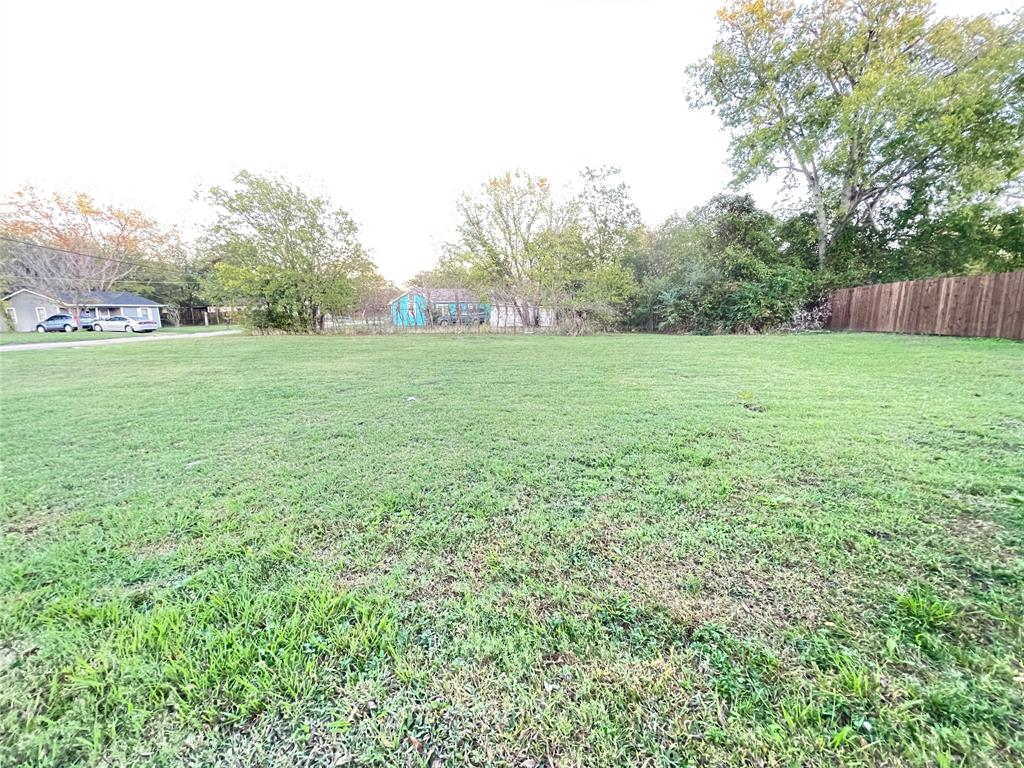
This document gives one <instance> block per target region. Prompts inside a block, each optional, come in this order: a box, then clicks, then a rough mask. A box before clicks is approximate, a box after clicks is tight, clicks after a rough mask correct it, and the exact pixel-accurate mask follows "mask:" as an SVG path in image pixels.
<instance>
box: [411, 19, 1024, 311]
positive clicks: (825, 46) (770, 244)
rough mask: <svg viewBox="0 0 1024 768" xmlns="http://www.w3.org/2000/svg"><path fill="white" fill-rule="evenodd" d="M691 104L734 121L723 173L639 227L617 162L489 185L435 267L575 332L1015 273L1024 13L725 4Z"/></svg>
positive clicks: (1020, 211)
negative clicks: (538, 308)
mask: <svg viewBox="0 0 1024 768" xmlns="http://www.w3.org/2000/svg"><path fill="white" fill-rule="evenodd" d="M718 18H719V22H720V26H719V35H718V39H717V41H716V43H715V45H714V48H713V50H712V52H711V54H710V55H709V56H708V57H706V58H705V59H703V60H701V61H699V62H697V63H696V64H694V65H693V66H692V67H690V69H689V75H690V86H691V89H690V100H691V103H692V104H693V105H694V106H696V107H707V108H711V109H712V110H713V111H714V112H715V113H716V114H717V115H718V116H719V117H720V118H721V120H722V122H723V124H724V126H725V127H726V128H727V129H728V131H729V132H730V139H731V140H730V160H731V164H732V167H733V169H734V172H735V177H734V178H735V184H736V185H737V186H742V185H744V184H746V183H748V182H750V181H753V180H755V179H759V178H770V179H774V180H776V181H777V182H778V183H779V184H780V185H781V186H782V188H783V189H784V190H788V192H789V194H792V195H794V196H795V205H794V206H792V207H793V211H792V213H790V214H789V215H787V216H783V217H777V216H775V215H773V214H771V213H768V212H765V211H759V210H758V209H757V208H756V207H755V206H754V204H753V201H752V200H751V199H750V198H749V197H745V196H738V195H732V194H723V195H718V196H716V197H714V198H712V199H711V200H710V201H709V202H708V203H707V204H706V205H704V206H701V207H699V208H697V209H695V210H693V211H691V212H689V213H687V214H685V215H681V216H673V217H671V218H670V219H669V220H668V221H666V222H665V223H663V224H662V225H661V226H659V227H657V228H655V229H653V230H650V231H648V230H646V229H645V228H644V227H643V226H642V224H641V223H640V216H639V214H638V212H637V210H636V207H635V206H634V205H633V204H632V202H631V201H630V200H629V195H628V190H627V189H626V187H625V186H624V185H623V184H622V183H621V182H619V181H618V180H617V178H616V171H615V170H614V169H602V170H598V171H594V170H591V169H588V170H587V171H585V172H584V174H583V187H582V190H581V191H580V192H579V193H578V194H576V195H574V196H570V198H569V199H568V200H567V201H566V202H564V203H557V202H555V201H554V200H553V195H552V193H551V191H550V189H549V187H548V183H547V181H546V180H544V179H542V178H534V177H530V176H528V175H525V174H522V173H514V174H506V175H504V176H501V177H497V178H494V179H491V180H490V181H489V182H488V183H487V184H486V185H484V186H483V188H482V189H481V190H479V192H478V193H477V194H476V195H474V196H471V197H466V198H464V199H463V200H461V201H460V202H459V204H458V211H459V214H460V219H461V224H460V226H459V230H458V232H459V237H458V239H457V240H455V241H454V242H453V243H451V244H450V245H449V246H448V248H447V251H446V254H445V256H444V258H443V260H442V263H441V264H440V265H439V268H438V270H439V273H440V274H438V273H437V272H435V273H434V274H427V275H423V276H421V279H449V280H451V279H453V278H459V279H462V280H463V281H465V282H466V283H467V284H469V285H472V286H476V287H478V288H479V289H490V290H491V291H492V292H495V293H496V294H497V295H499V296H504V297H519V298H520V299H521V300H523V302H524V304H525V303H526V300H529V301H530V302H543V303H547V304H550V305H552V306H554V307H556V308H557V309H558V312H559V316H560V317H561V318H563V319H565V320H567V321H568V322H569V325H570V326H571V327H573V328H579V327H582V326H583V325H585V324H588V323H597V324H603V325H609V324H613V325H618V326H626V327H635V328H646V329H656V328H661V329H673V330H698V331H714V330H726V331H727V330H740V329H763V328H767V327H771V326H774V325H778V324H779V323H781V322H784V321H786V320H787V319H788V318H790V317H791V316H792V315H793V313H794V310H797V309H799V308H801V307H806V306H807V305H813V304H814V303H815V302H817V301H818V300H819V299H820V297H821V296H823V295H824V294H825V292H826V291H827V290H829V289H830V288H833V287H837V286H843V285H852V284H859V283H864V282H873V281H887V280H899V279H908V278H919V277H924V276H929V275H939V274H950V273H968V272H978V271H1001V270H1010V269H1022V268H1024V207H1022V206H1021V203H1022V201H1024V176H1022V173H1024V11H1022V12H1018V13H1017V14H1016V15H1015V16H1009V17H1007V16H1003V17H995V16H980V17H976V18H970V19H953V18H938V17H936V15H935V8H934V4H933V3H932V2H931V0H828V1H827V2H803V3H797V2H794V1H793V0H730V2H729V3H728V4H727V5H726V6H725V7H724V8H723V9H722V10H721V11H720V12H719V14H718Z"/></svg>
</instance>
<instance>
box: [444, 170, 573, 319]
mask: <svg viewBox="0 0 1024 768" xmlns="http://www.w3.org/2000/svg"><path fill="white" fill-rule="evenodd" d="M456 209H457V212H458V215H459V224H458V228H457V232H458V239H457V240H456V241H455V242H453V243H449V244H448V246H447V250H448V261H449V262H450V264H451V263H459V262H461V263H462V264H463V265H465V267H466V268H467V270H468V274H469V276H470V278H471V281H472V282H473V284H474V285H475V286H476V287H478V288H487V289H489V290H490V292H492V293H494V295H495V296H496V298H497V299H498V300H499V301H502V302H505V303H508V304H512V305H514V306H515V311H516V313H517V314H518V315H519V319H520V322H521V323H522V324H523V325H524V326H530V325H533V324H534V322H535V319H536V309H537V307H538V306H540V304H541V302H542V301H543V300H544V284H543V276H542V272H541V264H542V256H543V249H542V241H543V240H544V239H546V238H547V237H548V233H550V232H551V231H552V230H558V229H560V228H561V227H562V225H563V223H564V222H563V221H562V218H561V217H562V216H563V215H564V211H563V210H562V209H561V208H560V207H559V206H557V205H556V204H555V203H554V201H553V199H552V194H551V187H550V185H549V184H548V181H547V179H545V178H544V177H540V176H531V175H530V174H528V173H524V172H522V171H515V172H509V173H505V174H503V175H501V176H495V177H493V178H491V179H489V180H488V181H487V182H486V183H484V184H483V185H481V187H480V188H479V190H478V191H477V193H476V194H474V195H469V194H466V195H463V196H462V197H461V198H460V199H459V201H458V202H457V204H456Z"/></svg>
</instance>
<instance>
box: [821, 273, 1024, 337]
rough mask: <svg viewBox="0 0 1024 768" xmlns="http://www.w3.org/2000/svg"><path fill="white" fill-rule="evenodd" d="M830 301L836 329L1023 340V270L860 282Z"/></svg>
mask: <svg viewBox="0 0 1024 768" xmlns="http://www.w3.org/2000/svg"><path fill="white" fill-rule="evenodd" d="M831 303H832V319H831V320H830V321H829V328H831V329H832V330H834V331H882V332H889V333H933V334H938V335H940V336H994V337H997V338H1001V339H1024V272H1003V273H1000V274H996V275H976V276H973V277H933V278H929V279H927V280H905V281H903V282H899V283H881V284H878V285H861V286H858V287H856V288H843V289H842V290H838V291H836V292H835V293H833V294H832V296H831Z"/></svg>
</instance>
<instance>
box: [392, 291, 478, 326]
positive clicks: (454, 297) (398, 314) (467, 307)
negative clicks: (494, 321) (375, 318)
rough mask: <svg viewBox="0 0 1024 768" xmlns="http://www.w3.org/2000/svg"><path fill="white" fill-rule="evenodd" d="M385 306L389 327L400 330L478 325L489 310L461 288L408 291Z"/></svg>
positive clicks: (474, 296) (473, 295)
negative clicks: (396, 327)
mask: <svg viewBox="0 0 1024 768" xmlns="http://www.w3.org/2000/svg"><path fill="white" fill-rule="evenodd" d="M389 306H390V308H391V322H392V324H393V325H396V326H400V327H416V326H423V325H469V324H472V323H477V324H482V323H486V322H487V320H488V318H489V317H490V311H491V305H490V304H489V303H486V302H481V301H479V299H478V298H477V297H476V295H475V294H473V293H471V292H470V291H468V290H466V289H464V288H410V289H409V290H408V291H406V292H405V293H403V294H402V295H401V296H399V297H398V298H396V299H393V300H392V301H391V302H390V304H389Z"/></svg>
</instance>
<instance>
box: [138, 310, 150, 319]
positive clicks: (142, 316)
mask: <svg viewBox="0 0 1024 768" xmlns="http://www.w3.org/2000/svg"><path fill="white" fill-rule="evenodd" d="M135 312H136V314H137V316H138V318H139V320H149V319H150V317H149V307H138V308H137V309H136V310H135Z"/></svg>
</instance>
